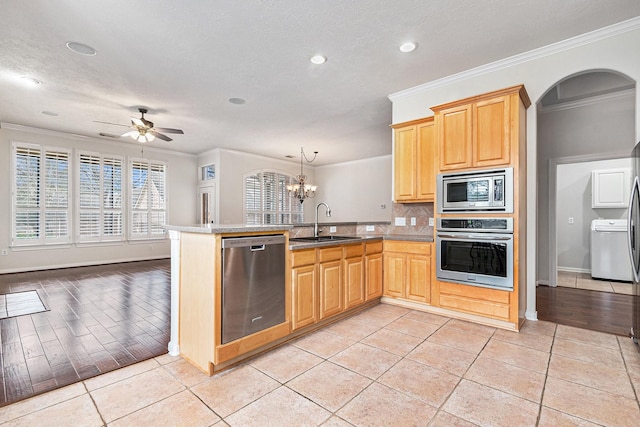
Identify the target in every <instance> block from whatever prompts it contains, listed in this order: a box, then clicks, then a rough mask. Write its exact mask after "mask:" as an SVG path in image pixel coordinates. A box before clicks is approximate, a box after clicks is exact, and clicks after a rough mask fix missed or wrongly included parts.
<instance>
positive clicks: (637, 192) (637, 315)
mask: <svg viewBox="0 0 640 427" xmlns="http://www.w3.org/2000/svg"><path fill="white" fill-rule="evenodd" d="M631 158H632V161H633V184H632V186H631V196H630V197H629V218H628V221H627V227H628V238H629V239H628V240H629V255H630V256H631V268H632V269H633V307H632V310H633V316H632V319H633V324H632V325H631V337H632V338H633V341H634V342H635V343H636V344H638V339H639V338H640V178H639V176H640V142H639V143H638V144H637V145H636V146H635V148H634V149H633V151H632V152H631Z"/></svg>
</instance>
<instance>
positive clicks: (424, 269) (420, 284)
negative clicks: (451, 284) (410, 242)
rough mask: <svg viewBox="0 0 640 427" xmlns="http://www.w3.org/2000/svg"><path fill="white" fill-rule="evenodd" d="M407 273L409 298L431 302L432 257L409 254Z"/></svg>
mask: <svg viewBox="0 0 640 427" xmlns="http://www.w3.org/2000/svg"><path fill="white" fill-rule="evenodd" d="M407 275H408V277H407V282H408V285H407V298H408V299H412V300H416V301H420V302H430V300H431V298H430V295H431V292H430V289H431V258H430V257H428V256H425V255H408V256H407Z"/></svg>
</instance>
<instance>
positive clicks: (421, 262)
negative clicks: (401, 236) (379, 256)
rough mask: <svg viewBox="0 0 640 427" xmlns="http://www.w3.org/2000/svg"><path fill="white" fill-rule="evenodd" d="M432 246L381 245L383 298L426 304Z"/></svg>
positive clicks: (392, 242)
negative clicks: (382, 252)
mask: <svg viewBox="0 0 640 427" xmlns="http://www.w3.org/2000/svg"><path fill="white" fill-rule="evenodd" d="M431 246H432V243H424V242H404V241H388V242H387V241H385V242H384V255H383V260H384V279H383V282H384V295H385V296H389V297H393V298H402V299H408V300H413V301H419V302H425V303H429V302H430V300H431Z"/></svg>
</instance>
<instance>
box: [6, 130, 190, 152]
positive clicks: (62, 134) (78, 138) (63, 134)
mask: <svg viewBox="0 0 640 427" xmlns="http://www.w3.org/2000/svg"><path fill="white" fill-rule="evenodd" d="M0 129H8V130H15V131H19V132H29V133H33V134H36V135H47V136H54V137H58V138H66V139H73V140H76V141H85V142H96V141H100V142H102V143H104V142H107V141H108V142H109V143H110V144H112V145H119V146H122V147H128V148H131V147H135V145H132V144H131V143H127V142H122V141H117V140H114V139H113V138H107V137H102V136H99V135H96V136H85V135H78V134H75V133H66V132H59V131H55V130H50V129H42V128H36V127H32V126H24V125H17V124H14V123H7V122H0ZM131 141H133V140H131ZM144 149H145V151H157V152H160V153H168V154H171V155H172V156H180V157H192V158H193V157H197V156H198V155H197V154H191V153H185V152H182V151H174V150H168V149H166V148H157V147H151V146H149V145H148V144H145V146H144Z"/></svg>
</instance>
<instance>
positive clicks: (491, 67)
mask: <svg viewBox="0 0 640 427" xmlns="http://www.w3.org/2000/svg"><path fill="white" fill-rule="evenodd" d="M638 28H640V17H636V18H631V19H629V20H627V21H623V22H619V23H617V24H613V25H610V26H608V27H604V28H600V29H597V30H594V31H591V32H589V33H585V34H581V35H579V36H575V37H571V38H569V39H566V40H563V41H560V42H557V43H552V44H550V45H547V46H543V47H540V48H537V49H533V50H530V51H528V52H524V53H519V54H517V55H513V56H510V57H508V58H504V59H501V60H498V61H495V62H491V63H489V64H485V65H481V66H479V67H476V68H472V69H470V70H465V71H462V72H460V73H457V74H452V75H450V76H447V77H443V78H441V79H437V80H433V81H431V82H427V83H424V84H421V85H418V86H414V87H412V88H409V89H405V90H402V91H399V92H395V93H392V94H390V95H388V98H389V99H390V100H391V101H392V102H393V101H397V100H399V99H401V98H404V97H407V96H411V95H414V94H416V93H419V92H422V91H426V90H429V89H434V88H437V87H442V86H446V85H449V84H452V83H455V82H459V81H463V80H468V79H471V78H474V77H477V76H481V75H484V74H489V73H493V72H495V71H497V70H501V69H504V68H508V67H512V66H514V65H518V64H522V63H526V62H529V61H533V60H535V59H539V58H543V57H545V56H551V55H555V54H557V53H560V52H563V51H566V50H569V49H575V48H577V47H580V46H584V45H587V44H590V43H594V42H597V41H600V40H604V39H607V38H610V37H615V36H618V35H620V34H624V33H627V32H630V31H635V30H637V29H638Z"/></svg>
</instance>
